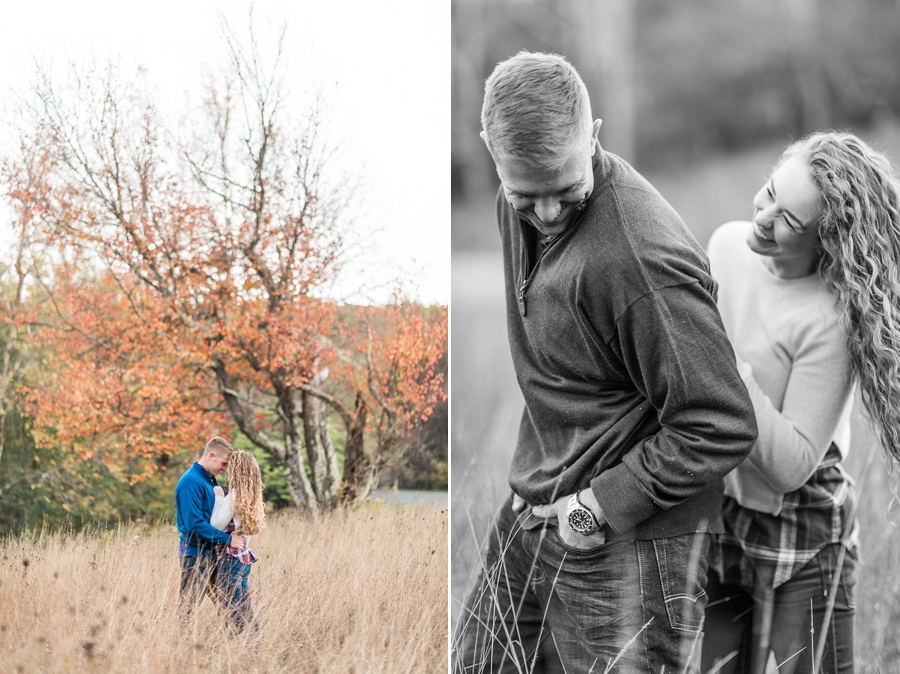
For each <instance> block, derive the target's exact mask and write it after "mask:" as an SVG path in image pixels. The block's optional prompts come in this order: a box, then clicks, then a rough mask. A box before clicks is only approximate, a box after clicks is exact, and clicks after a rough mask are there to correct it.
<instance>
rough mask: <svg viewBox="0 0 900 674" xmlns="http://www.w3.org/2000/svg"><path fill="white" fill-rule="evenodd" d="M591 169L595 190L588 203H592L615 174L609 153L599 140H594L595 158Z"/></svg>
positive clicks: (592, 160) (592, 158) (592, 159)
mask: <svg viewBox="0 0 900 674" xmlns="http://www.w3.org/2000/svg"><path fill="white" fill-rule="evenodd" d="M591 167H592V169H593V171H594V189H593V190H592V191H591V196H589V197H588V198H587V201H591V199H593V198H594V195H595V194H597V193H598V192H600V190H601V189H603V187H604V186H605V185H606V183H608V182H609V179H610V178H611V177H612V172H613V167H612V162H611V161H610V160H609V153H608V152H606V151H605V150H604V149H603V148H602V147H600V141H598V140H597V139H594V156H593V157H591Z"/></svg>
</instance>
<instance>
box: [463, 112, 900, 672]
mask: <svg viewBox="0 0 900 674" xmlns="http://www.w3.org/2000/svg"><path fill="white" fill-rule="evenodd" d="M866 138H867V140H870V141H873V142H875V144H876V146H877V147H879V148H881V149H885V150H887V151H888V152H889V154H890V155H891V156H892V158H893V161H894V163H895V165H900V127H898V128H891V129H888V130H886V131H885V132H884V133H882V134H881V136H880V137H876V138H869V137H866ZM780 150H781V146H780V145H778V144H775V145H773V146H771V147H769V148H761V149H759V150H757V151H754V152H750V153H746V154H744V155H738V156H735V157H730V158H727V159H723V160H722V161H720V162H717V163H710V164H708V165H703V166H699V167H693V168H691V170H686V171H684V172H683V173H682V174H679V175H677V176H674V175H668V176H650V180H651V182H653V184H655V185H657V187H658V188H659V189H660V191H661V192H662V193H663V195H664V196H666V198H668V199H669V200H670V201H671V202H672V203H673V205H675V207H676V208H677V209H678V211H679V212H680V213H682V216H683V217H684V219H685V221H686V222H687V223H688V225H689V226H690V227H691V228H692V230H693V231H694V234H695V236H696V237H697V239H698V240H699V241H700V242H701V243H702V244H704V245H705V244H706V242H707V240H708V238H709V235H710V234H711V233H712V231H713V229H715V226H717V225H718V224H721V223H722V222H725V221H727V220H730V219H741V218H745V217H746V216H747V215H748V214H749V213H750V205H749V204H750V199H751V198H752V196H753V194H754V193H755V192H756V190H757V189H758V188H759V185H760V184H762V182H763V180H764V179H765V175H766V163H767V162H768V163H769V164H772V163H774V162H775V160H776V159H777V157H778V154H779V152H780ZM490 201H491V200H486V201H485V205H484V207H483V208H481V209H479V210H475V207H473V206H469V207H467V208H464V209H461V210H460V212H458V213H456V214H454V227H456V226H468V227H479V228H481V229H483V230H486V231H489V237H488V238H490V239H492V240H496V239H497V238H498V237H497V234H496V225H495V224H494V223H493V221H492V215H493V210H492V207H491V203H490ZM476 206H477V205H476ZM467 219H468V221H466V220H467ZM472 238H476V239H477V238H478V237H472ZM501 264H502V262H501V259H500V255H499V252H491V251H466V252H460V251H454V256H453V267H452V283H453V287H452V315H451V344H452V360H451V381H452V396H451V415H452V416H451V418H452V424H451V457H452V458H451V469H452V472H451V493H452V500H451V512H452V517H451V523H450V537H451V547H450V559H451V568H450V575H451V623H452V625H455V624H456V621H457V620H458V618H459V609H460V605H461V602H462V599H463V597H464V596H465V591H466V588H467V587H469V586H470V584H471V583H472V582H473V580H474V575H475V573H476V572H477V571H478V568H479V545H480V544H481V542H482V540H483V538H484V536H485V533H486V532H487V528H488V525H489V523H490V520H491V517H492V515H493V513H494V511H495V510H496V509H497V508H498V507H499V506H500V504H501V503H502V502H503V501H504V499H505V498H506V497H507V496H508V494H509V487H508V486H507V482H506V473H507V468H508V466H509V462H510V458H511V455H512V449H513V446H514V443H515V438H516V433H517V430H518V426H519V420H520V418H521V414H522V407H523V400H522V396H521V393H520V392H519V390H518V384H517V383H516V380H515V375H514V373H513V369H512V361H511V359H510V356H509V349H508V344H507V339H506V322H505V320H506V319H505V313H504V307H503V278H502V269H501ZM870 451H874V452H875V454H874V459H873V461H872V463H871V466H870V469H869V474H868V476H867V477H866V478H865V480H863V477H862V473H863V467H864V465H865V462H866V457H867V455H868V453H869V452H870ZM882 455H883V454H882V450H881V449H880V448H879V447H877V446H875V443H874V440H873V436H872V433H871V432H870V430H869V428H868V425H867V422H866V420H865V419H864V417H863V412H862V407H861V404H860V403H859V402H858V401H857V404H856V406H855V408H854V417H853V446H852V448H851V454H850V456H849V457H848V461H847V462H845V468H846V469H847V470H848V472H849V473H850V474H851V475H852V476H854V477H855V478H856V479H857V481H858V483H859V484H858V489H857V491H858V493H859V510H858V518H859V520H860V524H861V532H860V537H861V557H862V560H861V564H860V568H859V574H858V581H859V584H858V588H857V619H856V662H857V672H859V673H861V674H867V673H869V672H871V673H873V674H875V673H876V672H878V673H880V674H888V673H889V672H900V630H898V629H897V624H898V620H900V527H898V526H895V525H894V524H892V523H891V521H890V518H889V515H888V507H889V504H890V501H891V493H890V489H889V486H888V477H887V474H886V471H885V466H884V463H883V460H882V458H881V457H882ZM894 520H895V521H900V512H896V513H894Z"/></svg>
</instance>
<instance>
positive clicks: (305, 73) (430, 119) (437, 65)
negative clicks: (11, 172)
mask: <svg viewBox="0 0 900 674" xmlns="http://www.w3.org/2000/svg"><path fill="white" fill-rule="evenodd" d="M248 6H249V4H248V3H247V2H246V1H244V0H240V1H238V0H219V1H216V2H214V1H213V0H153V2H123V1H122V0H78V1H77V2H72V1H71V0H66V1H61V0H52V1H51V0H28V1H27V2H26V1H24V0H16V1H15V2H11V1H10V0H0V7H2V14H0V95H3V96H6V95H7V94H8V92H9V91H10V89H11V88H12V89H13V90H22V89H24V88H27V86H28V77H29V76H30V75H31V74H32V73H33V72H34V59H35V58H37V59H38V60H40V61H41V62H42V63H46V62H48V61H51V60H52V62H53V65H54V67H59V66H64V65H65V64H66V63H67V62H68V61H74V62H80V61H83V60H84V59H86V58H88V57H90V56H91V55H93V56H94V57H98V58H101V59H105V58H106V57H107V56H111V57H113V58H114V59H119V62H120V63H121V64H122V67H123V68H124V69H126V70H127V69H128V68H132V67H133V68H134V69H136V68H137V66H139V65H140V66H143V67H144V68H146V69H147V70H148V71H149V72H148V76H149V78H150V81H151V83H152V84H153V85H154V86H155V87H156V89H157V91H158V94H159V100H160V103H161V106H162V107H163V108H164V109H166V108H169V109H170V110H171V112H173V113H177V112H179V111H181V110H183V109H184V106H185V101H186V98H187V97H186V94H187V95H188V96H191V100H194V101H196V100H197V97H196V94H195V93H194V92H196V90H197V85H198V83H199V82H200V80H201V77H202V75H203V73H204V71H205V70H206V71H208V70H210V69H216V68H217V67H218V65H219V64H221V63H222V62H223V59H224V45H223V42H222V38H221V31H220V28H219V23H218V21H217V19H216V11H217V10H218V9H221V10H223V11H224V13H225V15H226V17H227V18H228V20H229V22H230V23H231V24H232V25H233V26H234V27H235V28H236V29H237V30H239V31H241V30H243V29H244V28H245V27H246V25H247V20H246V15H247V8H248ZM254 15H255V17H256V20H257V23H258V24H259V29H260V31H259V32H260V34H262V35H264V36H271V37H274V36H275V35H277V28H278V26H279V25H280V24H281V22H282V21H283V20H286V21H287V27H288V40H287V58H288V63H289V65H290V67H291V69H290V78H291V79H293V80H294V83H295V84H297V85H299V86H298V87H297V90H298V91H300V90H302V89H304V88H305V87H307V86H320V87H321V88H322V89H323V90H324V91H325V92H326V95H327V97H328V99H329V101H330V102H331V111H332V115H331V120H330V126H331V129H332V132H333V135H334V139H333V140H334V141H335V142H339V143H340V144H341V147H342V152H343V157H344V158H345V160H346V161H347V164H348V165H349V166H352V167H353V170H354V171H356V172H357V175H358V176H359V177H360V178H361V179H362V184H363V188H362V194H361V195H360V197H361V199H360V204H361V212H360V216H359V217H360V221H361V223H362V228H361V231H362V232H363V233H364V234H365V236H366V237H371V238H367V240H366V241H365V243H366V248H365V250H366V254H365V256H364V257H363V260H364V261H365V269H366V271H365V274H366V277H365V280H366V281H367V282H368V284H369V285H374V286H379V287H381V288H382V290H381V291H379V292H378V293H376V294H375V296H374V299H375V300H376V301H383V300H386V299H388V297H389V287H390V284H391V279H394V278H398V279H404V280H405V281H406V283H407V287H408V288H411V289H413V290H415V291H417V293H418V297H419V299H420V300H421V301H424V302H426V303H434V302H438V303H441V304H446V303H448V301H449V298H450V181H449V168H448V167H449V164H450V162H449V159H450V86H449V72H450V3H449V2H445V1H443V0H375V1H373V0H293V1H285V0H257V1H256V2H255V5H254ZM2 123H3V121H2V120H0V124H2ZM0 150H2V151H4V152H5V151H7V150H8V148H7V147H2V148H0ZM8 217H9V215H8V211H7V210H0V247H2V246H7V245H8V243H9V238H8V237H9V230H8V228H7V227H6V225H7V222H8ZM360 261H362V260H360ZM356 266H357V265H354V268H356ZM348 280H349V279H348ZM349 281H350V283H348V285H350V284H354V283H355V284H359V282H360V281H361V280H360V279H352V280H349ZM360 299H361V298H360Z"/></svg>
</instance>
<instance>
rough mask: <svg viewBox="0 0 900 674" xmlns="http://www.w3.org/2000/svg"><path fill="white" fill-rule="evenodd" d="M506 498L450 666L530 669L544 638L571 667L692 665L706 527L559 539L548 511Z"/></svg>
mask: <svg viewBox="0 0 900 674" xmlns="http://www.w3.org/2000/svg"><path fill="white" fill-rule="evenodd" d="M511 505H512V499H510V500H508V501H507V502H506V503H505V504H504V505H503V506H502V507H501V508H500V510H499V511H498V513H497V515H496V517H495V519H494V522H493V524H492V529H491V532H490V537H489V541H488V544H487V549H486V554H485V564H484V568H483V570H482V572H481V576H480V578H479V582H478V583H477V585H476V586H475V587H474V588H472V590H471V591H470V592H469V594H468V596H467V598H466V601H465V604H464V607H463V611H462V614H461V616H460V619H459V622H458V624H457V626H456V632H455V635H454V640H453V655H452V661H453V671H454V673H455V674H463V673H465V674H471V673H474V672H491V673H494V674H497V673H499V672H515V671H530V669H531V663H532V662H533V661H534V660H535V658H536V657H537V652H538V648H539V646H540V644H541V642H542V641H544V640H545V639H548V638H549V639H552V641H553V645H554V646H555V648H556V650H557V652H558V654H559V658H560V660H561V663H562V665H563V667H564V668H565V671H568V672H605V671H610V672H616V673H620V674H621V673H632V672H635V673H636V672H640V673H641V674H648V673H655V672H662V671H665V672H679V673H680V672H689V673H690V672H696V671H698V669H697V668H698V667H699V662H700V651H701V647H702V643H701V641H702V626H703V613H704V609H705V607H706V592H705V589H704V588H705V585H706V554H707V548H708V546H709V540H708V538H709V537H708V535H706V534H689V535H686V536H675V537H672V538H659V539H655V540H638V541H635V540H614V541H609V542H607V543H605V544H603V545H601V546H599V547H597V548H595V549H591V550H587V551H581V550H576V549H574V548H571V547H569V546H567V545H566V544H565V543H564V542H563V541H562V539H561V538H560V536H559V532H558V529H557V526H556V523H555V521H554V520H549V521H547V522H546V523H545V522H544V521H543V520H539V519H538V518H535V517H533V516H530V515H529V513H530V511H526V512H525V513H522V514H520V515H517V514H516V513H515V512H513V510H512V507H511ZM610 663H613V665H612V667H611V668H609V669H608V670H607V668H608V667H610Z"/></svg>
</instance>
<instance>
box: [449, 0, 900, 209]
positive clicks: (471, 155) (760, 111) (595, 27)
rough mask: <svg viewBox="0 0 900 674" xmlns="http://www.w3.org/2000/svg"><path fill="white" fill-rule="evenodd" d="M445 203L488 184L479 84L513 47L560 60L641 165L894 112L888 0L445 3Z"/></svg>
mask: <svg viewBox="0 0 900 674" xmlns="http://www.w3.org/2000/svg"><path fill="white" fill-rule="evenodd" d="M452 30H453V37H452V41H453V60H452V106H453V115H452V127H453V131H452V134H453V141H452V143H453V144H452V176H453V178H452V180H453V196H454V199H465V198H467V197H468V196H469V195H470V193H471V192H473V191H475V192H477V191H480V190H482V189H484V187H482V186H483V185H485V184H488V185H493V186H495V185H496V177H495V176H494V173H493V170H492V166H491V164H490V160H489V157H488V156H487V153H486V151H485V150H484V148H483V147H482V145H481V142H480V140H479V139H478V135H477V134H478V131H479V130H480V123H479V112H480V107H481V96H482V91H483V83H484V79H485V78H486V77H487V75H488V74H489V73H490V72H491V70H492V68H493V67H494V65H495V64H496V63H497V62H498V61H500V60H502V59H504V58H506V57H508V56H511V55H513V54H515V53H517V52H518V51H520V50H522V49H527V50H531V51H555V52H558V53H563V54H565V55H566V56H567V57H568V58H569V59H570V60H571V61H572V63H573V64H574V65H575V66H576V68H578V70H579V72H580V73H581V74H582V76H583V77H584V79H585V82H586V84H587V85H588V88H589V90H590V93H591V96H592V104H593V108H594V110H593V112H594V116H595V117H600V118H602V119H603V120H604V126H603V128H602V129H601V141H602V142H603V143H604V145H605V146H606V147H607V149H610V150H612V151H614V152H617V153H619V154H621V155H623V156H624V157H625V158H627V159H629V160H630V161H632V162H633V163H634V164H635V165H636V166H637V167H638V168H640V169H641V170H648V169H660V168H667V167H669V166H672V165H676V164H679V163H681V162H684V161H685V160H693V159H698V158H700V157H702V156H705V155H708V154H711V153H717V152H730V151H735V150H738V149H741V148H744V147H747V146H749V145H753V144H755V143H759V142H761V141H764V140H769V139H772V138H775V137H777V138H786V137H787V136H789V135H790V136H795V137H796V136H799V135H802V134H804V133H808V132H809V131H812V130H815V129H820V128H844V127H860V126H868V125H870V124H872V123H875V122H877V121H880V119H881V118H883V117H889V118H896V117H897V115H898V114H900V3H898V2H896V1H895V0H858V1H856V2H842V1H841V0H730V1H728V2H715V1H712V0H680V1H679V2H668V1H666V0H641V1H640V2H637V1H636V0H603V2H597V1H596V0H531V1H524V0H453V1H452Z"/></svg>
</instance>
